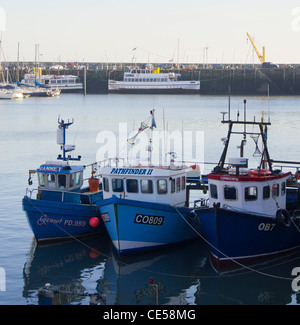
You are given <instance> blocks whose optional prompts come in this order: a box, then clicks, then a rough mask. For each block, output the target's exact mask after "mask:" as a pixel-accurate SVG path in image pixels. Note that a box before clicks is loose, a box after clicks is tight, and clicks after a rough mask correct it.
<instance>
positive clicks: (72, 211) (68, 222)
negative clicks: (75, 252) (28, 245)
mask: <svg viewBox="0 0 300 325" xmlns="http://www.w3.org/2000/svg"><path fill="white" fill-rule="evenodd" d="M22 205H23V210H24V211H26V215H27V220H28V223H29V225H30V227H31V229H32V231H33V233H34V235H35V237H36V239H37V241H39V242H42V241H44V242H45V241H50V240H52V241H53V240H63V239H70V238H73V237H79V236H85V235H91V234H94V233H97V232H100V231H105V227H104V224H103V222H102V221H101V218H100V213H99V210H98V208H97V206H96V205H93V204H91V205H89V204H73V203H65V202H55V201H46V200H35V199H30V198H29V197H27V196H25V197H24V198H23V201H22ZM92 217H99V219H100V223H99V226H97V227H91V226H90V224H89V220H90V218H92Z"/></svg>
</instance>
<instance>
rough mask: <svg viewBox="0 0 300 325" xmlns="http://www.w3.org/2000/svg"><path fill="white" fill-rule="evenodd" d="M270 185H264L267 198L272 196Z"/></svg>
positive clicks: (264, 193) (264, 195)
mask: <svg viewBox="0 0 300 325" xmlns="http://www.w3.org/2000/svg"><path fill="white" fill-rule="evenodd" d="M270 193H271V191H270V186H269V185H267V186H264V187H263V199H264V200H266V199H269V198H270Z"/></svg>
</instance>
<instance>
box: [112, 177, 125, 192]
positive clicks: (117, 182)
mask: <svg viewBox="0 0 300 325" xmlns="http://www.w3.org/2000/svg"><path fill="white" fill-rule="evenodd" d="M112 190H113V191H114V192H124V184H123V179H121V178H113V179H112Z"/></svg>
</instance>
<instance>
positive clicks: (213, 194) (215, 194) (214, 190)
mask: <svg viewBox="0 0 300 325" xmlns="http://www.w3.org/2000/svg"><path fill="white" fill-rule="evenodd" d="M209 191H210V196H211V198H212V199H217V198H218V188H217V185H215V184H210V185H209Z"/></svg>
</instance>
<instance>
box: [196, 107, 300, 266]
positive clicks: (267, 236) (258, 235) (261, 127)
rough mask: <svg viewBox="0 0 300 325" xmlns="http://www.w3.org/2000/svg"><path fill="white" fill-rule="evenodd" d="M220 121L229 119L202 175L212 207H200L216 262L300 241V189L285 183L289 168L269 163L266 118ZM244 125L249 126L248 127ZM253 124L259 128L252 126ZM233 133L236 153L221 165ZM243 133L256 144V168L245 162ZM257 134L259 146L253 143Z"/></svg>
mask: <svg viewBox="0 0 300 325" xmlns="http://www.w3.org/2000/svg"><path fill="white" fill-rule="evenodd" d="M245 104H246V101H245ZM222 123H225V124H228V134H227V137H226V138H223V139H222V140H223V142H224V150H223V153H222V155H221V158H220V161H219V163H218V165H217V166H216V167H215V168H214V170H213V171H212V172H211V173H210V174H208V175H207V179H208V188H209V208H211V209H212V212H211V214H210V215H208V214H201V213H199V219H200V221H201V224H202V230H203V234H204V237H205V238H206V240H207V242H208V243H209V245H210V251H211V254H212V256H213V260H214V262H215V263H216V265H217V266H218V267H223V266H224V265H226V264H227V265H228V264H229V265H231V266H232V265H233V264H235V265H237V264H238V265H239V266H241V264H240V263H241V262H242V263H243V262H249V261H253V260H257V259H261V258H266V257H269V256H274V255H276V254H282V253H285V252H287V251H290V250H292V249H296V248H298V247H300V236H299V226H300V210H299V208H298V206H299V204H298V203H297V197H298V196H299V194H298V193H300V192H299V189H298V187H295V188H290V187H289V186H288V185H289V184H290V182H289V181H290V176H291V172H289V171H288V172H283V171H282V170H281V169H278V170H275V169H274V168H273V161H272V160H271V159H270V156H269V151H268V147H267V135H266V130H267V127H268V126H269V125H270V124H271V123H269V122H264V121H258V122H256V121H255V120H254V121H246V120H245V121H239V120H237V121H233V120H231V119H229V120H224V119H223V121H222ZM247 126H248V127H249V126H251V128H252V131H251V132H249V131H248V130H247ZM233 127H235V130H234V131H233ZM241 127H242V129H241ZM255 128H256V129H257V128H258V131H254V130H253V129H255ZM233 135H242V136H243V138H242V141H241V145H240V147H239V148H240V156H239V157H235V158H231V159H230V158H229V159H228V162H227V163H226V165H227V166H225V160H226V157H227V151H228V147H229V142H230V140H231V137H232V136H233ZM248 135H250V137H252V139H253V140H254V142H255V144H256V148H255V153H256V156H258V157H259V160H260V162H259V165H258V166H257V167H256V168H249V167H248V163H249V162H248V159H247V158H245V157H244V146H245V144H246V142H247V141H246V137H247V136H248ZM259 138H260V139H261V145H262V151H260V149H259V147H258V140H259ZM287 163H288V162H287Z"/></svg>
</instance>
